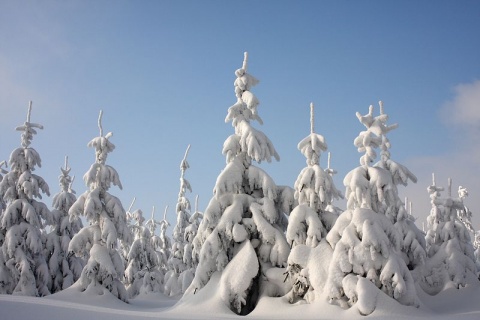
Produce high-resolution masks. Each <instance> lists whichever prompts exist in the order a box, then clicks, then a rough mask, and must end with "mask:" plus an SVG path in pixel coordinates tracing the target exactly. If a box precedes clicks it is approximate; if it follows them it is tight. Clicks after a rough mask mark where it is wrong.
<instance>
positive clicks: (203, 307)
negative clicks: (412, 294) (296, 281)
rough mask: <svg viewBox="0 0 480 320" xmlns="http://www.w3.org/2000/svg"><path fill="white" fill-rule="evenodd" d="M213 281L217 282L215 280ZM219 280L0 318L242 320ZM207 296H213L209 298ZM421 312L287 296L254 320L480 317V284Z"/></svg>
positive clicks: (265, 305) (63, 297) (72, 298)
mask: <svg viewBox="0 0 480 320" xmlns="http://www.w3.org/2000/svg"><path fill="white" fill-rule="evenodd" d="M212 279H213V278H212ZM217 288H218V285H217V281H210V282H209V284H208V285H207V286H206V287H205V288H204V289H202V291H203V290H205V292H203V293H204V294H202V295H199V294H197V295H192V296H188V297H186V298H183V299H180V300H176V299H171V298H167V297H165V296H163V295H161V294H151V295H144V296H139V297H138V298H136V299H133V300H131V301H130V303H129V304H126V303H123V302H121V301H119V300H118V299H116V298H115V297H113V296H112V295H111V294H110V293H108V292H106V293H105V294H103V295H95V294H88V293H80V292H79V291H78V289H76V287H75V286H73V287H71V288H69V289H67V290H64V291H62V292H60V293H57V294H54V295H51V296H48V297H45V298H34V297H23V296H11V295H0V319H22V320H29V319H32V320H33V319H35V320H42V319H45V320H47V319H48V320H56V319H62V320H64V319H67V320H84V319H95V320H123V319H152V318H156V319H241V318H242V317H241V316H237V315H235V314H233V313H232V312H231V311H230V310H229V309H228V308H227V307H225V305H224V304H223V303H222V302H221V300H220V297H219V293H218V290H217ZM205 297H208V298H206V299H205ZM420 298H421V300H422V304H421V306H420V308H413V307H405V306H402V305H400V304H398V303H397V302H396V301H394V300H392V299H390V298H387V296H385V295H381V296H379V297H378V299H379V301H378V302H379V303H378V306H379V307H378V308H377V310H375V311H374V312H373V313H372V314H371V315H369V316H367V317H363V316H361V315H359V313H358V311H357V310H356V308H355V306H354V307H352V308H350V309H349V310H342V309H340V308H339V307H337V306H332V305H329V304H328V303H326V302H323V301H317V302H315V303H313V304H296V305H290V304H289V303H288V302H286V300H285V299H284V298H265V299H262V300H261V301H260V303H259V305H258V306H257V308H256V309H255V310H254V312H252V313H251V314H250V315H248V316H246V318H248V319H386V318H388V319H389V320H395V319H431V318H435V319H472V320H473V319H480V285H478V286H475V287H467V288H463V289H462V290H456V289H449V290H446V291H444V292H442V293H440V294H439V295H437V296H434V297H431V296H428V295H421V296H420Z"/></svg>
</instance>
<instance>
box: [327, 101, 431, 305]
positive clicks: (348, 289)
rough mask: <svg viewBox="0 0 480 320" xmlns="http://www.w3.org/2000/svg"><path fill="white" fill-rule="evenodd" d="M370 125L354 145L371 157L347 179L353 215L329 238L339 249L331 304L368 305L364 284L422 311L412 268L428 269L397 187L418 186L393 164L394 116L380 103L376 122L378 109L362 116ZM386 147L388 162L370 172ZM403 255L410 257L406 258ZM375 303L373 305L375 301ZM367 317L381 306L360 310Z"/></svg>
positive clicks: (330, 284) (331, 279)
mask: <svg viewBox="0 0 480 320" xmlns="http://www.w3.org/2000/svg"><path fill="white" fill-rule="evenodd" d="M357 118H358V119H359V121H360V122H361V123H362V124H363V125H365V127H366V129H367V130H366V131H362V132H361V133H360V134H359V136H358V137H357V138H356V139H355V141H354V144H355V146H356V147H357V148H358V150H359V151H360V152H365V154H364V155H363V156H362V157H361V158H360V164H361V166H360V167H358V168H355V169H353V170H352V171H351V172H349V173H348V174H347V176H346V177H345V179H344V185H345V186H346V188H347V191H346V197H347V210H346V211H345V212H343V213H342V214H341V215H340V217H339V218H338V220H337V222H336V223H335V225H334V227H333V228H332V230H331V231H330V232H329V233H328V235H327V241H328V243H329V244H330V246H331V247H332V249H333V257H332V260H331V262H330V266H329V270H328V279H327V283H326V287H325V290H326V292H327V294H328V297H329V299H330V302H331V303H336V304H339V305H340V306H342V307H349V306H352V305H354V304H355V303H356V302H357V301H367V298H368V297H364V296H362V295H365V294H369V292H371V290H370V289H369V290H365V289H366V288H367V287H366V286H365V285H364V284H365V283H364V281H363V280H361V279H362V278H366V279H368V280H369V281H371V282H372V283H373V284H374V285H375V287H377V288H378V289H380V290H382V291H383V292H384V293H385V294H387V295H388V296H390V297H392V298H393V299H395V300H397V301H398V302H400V303H402V304H404V305H414V306H417V305H418V297H417V294H416V291H415V284H414V278H413V277H412V273H411V271H410V270H409V267H412V268H414V267H416V266H417V264H420V265H421V264H422V263H423V261H424V258H425V250H424V246H422V244H423V242H422V241H421V237H420V236H419V235H420V232H419V231H418V229H416V227H415V225H414V224H413V221H410V220H409V219H410V217H409V216H408V215H407V213H406V211H405V208H404V204H403V203H402V201H401V200H400V199H399V197H398V192H397V187H396V185H397V184H398V183H399V182H402V183H404V184H406V182H407V179H411V180H413V181H416V178H415V176H414V175H413V174H411V173H410V171H408V170H407V169H406V168H405V167H403V166H400V165H398V164H396V163H394V162H393V161H391V160H390V153H389V152H388V149H389V148H390V143H389V141H388V139H387V138H386V134H387V133H388V132H389V131H390V130H393V129H395V128H396V127H397V125H396V124H395V125H390V126H389V125H387V124H386V121H387V120H388V116H387V115H386V114H385V113H384V112H383V104H382V103H381V102H380V115H379V116H376V117H374V116H373V106H370V108H369V113H368V114H367V115H365V116H362V115H360V114H359V113H357ZM379 147H381V150H382V160H381V161H380V162H379V163H378V164H376V165H375V166H370V165H371V164H372V163H373V160H374V159H375V157H376V151H375V149H376V148H379ZM402 252H407V253H408V254H407V255H405V254H404V253H402ZM370 302H371V301H370ZM359 310H360V312H361V313H362V314H368V313H371V312H373V311H374V310H375V304H372V303H369V304H368V305H365V304H360V305H359Z"/></svg>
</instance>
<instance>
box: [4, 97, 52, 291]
mask: <svg viewBox="0 0 480 320" xmlns="http://www.w3.org/2000/svg"><path fill="white" fill-rule="evenodd" d="M31 111H32V102H30V104H29V107H28V113H27V120H26V121H25V123H24V124H23V125H21V126H19V127H17V128H16V130H17V131H22V135H21V144H22V146H21V147H19V148H17V149H15V150H13V152H12V153H11V155H10V160H9V164H10V168H11V171H10V172H8V173H7V174H6V175H5V176H4V177H3V179H2V181H1V182H0V198H3V199H4V201H5V202H6V208H5V210H4V212H3V214H2V216H1V221H0V230H1V231H0V233H1V234H4V235H5V239H4V241H3V244H2V251H3V261H2V262H3V263H4V265H3V263H2V267H0V268H1V269H2V274H1V275H0V278H1V279H0V292H2V293H13V294H18V295H28V296H45V295H48V294H49V293H50V292H49V290H48V280H49V273H48V266H47V263H46V257H45V256H44V254H43V245H44V241H45V239H44V238H45V237H44V234H43V231H42V230H43V229H44V226H45V224H51V213H50V210H48V208H47V206H46V205H45V204H44V203H43V202H40V201H37V200H35V198H39V199H41V198H42V195H41V193H44V194H46V195H48V196H49V195H50V192H49V188H48V185H47V183H46V182H45V180H43V178H41V177H40V176H38V175H36V174H34V173H32V172H33V171H34V170H35V167H36V166H38V167H40V166H41V159H40V155H39V154H38V152H37V151H36V150H35V149H33V148H31V147H30V144H31V142H32V139H33V135H34V134H36V133H37V131H36V130H35V129H43V126H42V125H40V124H36V123H32V122H30V114H31Z"/></svg>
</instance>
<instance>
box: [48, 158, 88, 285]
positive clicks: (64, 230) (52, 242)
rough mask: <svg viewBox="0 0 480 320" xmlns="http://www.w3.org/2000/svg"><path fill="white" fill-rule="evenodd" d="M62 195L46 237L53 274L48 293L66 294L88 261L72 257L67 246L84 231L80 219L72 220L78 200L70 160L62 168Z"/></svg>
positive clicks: (57, 200) (53, 204)
mask: <svg viewBox="0 0 480 320" xmlns="http://www.w3.org/2000/svg"><path fill="white" fill-rule="evenodd" d="M60 170H61V172H62V173H61V175H60V176H59V177H58V178H59V181H60V192H59V193H57V194H56V195H55V196H54V197H53V203H52V207H53V210H52V222H53V224H52V226H51V231H50V233H49V234H48V235H47V240H46V245H45V256H46V257H47V262H48V268H49V272H50V282H49V289H50V292H51V293H55V292H58V291H61V290H64V289H66V288H68V287H70V286H71V285H72V284H74V283H75V282H76V281H77V280H78V279H79V278H80V275H81V273H82V269H83V267H84V265H85V261H84V260H83V259H82V258H80V257H77V256H75V255H73V254H69V251H68V245H69V244H70V241H71V240H72V238H73V236H74V235H75V234H76V233H78V232H79V231H80V229H82V227H83V224H82V221H81V220H80V219H72V221H70V216H69V215H68V210H70V207H71V206H72V205H73V204H74V203H75V201H76V200H77V197H76V196H75V191H74V190H73V189H72V183H73V179H72V177H70V170H71V168H70V167H69V166H68V158H67V157H65V168H60Z"/></svg>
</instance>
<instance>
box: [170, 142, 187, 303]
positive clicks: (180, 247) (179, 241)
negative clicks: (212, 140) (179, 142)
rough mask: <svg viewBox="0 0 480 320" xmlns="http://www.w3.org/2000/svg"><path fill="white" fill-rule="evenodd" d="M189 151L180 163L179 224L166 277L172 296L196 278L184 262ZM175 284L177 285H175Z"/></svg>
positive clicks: (174, 233)
mask: <svg viewBox="0 0 480 320" xmlns="http://www.w3.org/2000/svg"><path fill="white" fill-rule="evenodd" d="M189 150H190V145H188V147H187V150H186V151H185V156H184V157H183V159H182V161H181V162H180V191H179V192H178V201H177V207H176V212H177V224H176V225H175V227H174V229H173V244H172V249H171V253H172V254H171V256H170V259H169V260H168V268H169V271H168V272H167V274H166V275H165V287H166V289H165V292H166V293H168V294H170V295H172V296H175V295H179V294H181V293H184V292H185V290H186V289H187V288H188V286H190V284H191V283H192V280H193V276H194V273H193V272H192V271H193V270H190V269H189V268H187V265H186V264H185V262H184V261H183V255H184V250H185V245H186V244H187V242H186V241H185V231H186V228H187V227H188V225H189V224H190V222H189V220H190V210H191V205H190V201H189V200H188V198H187V196H186V193H187V190H188V191H190V192H192V187H191V185H190V182H188V180H187V179H185V172H186V171H187V169H188V168H189V167H190V165H189V164H188V162H187V156H188V151H189ZM173 282H177V283H175V284H173Z"/></svg>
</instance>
